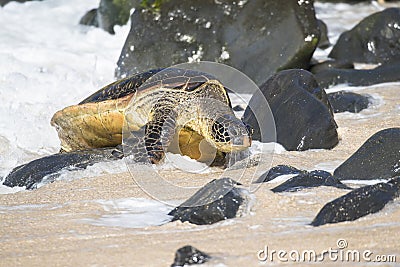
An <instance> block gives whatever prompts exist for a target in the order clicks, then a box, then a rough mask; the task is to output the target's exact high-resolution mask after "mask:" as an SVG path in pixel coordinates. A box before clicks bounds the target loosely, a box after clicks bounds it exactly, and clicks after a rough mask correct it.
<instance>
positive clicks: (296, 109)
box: [243, 70, 338, 151]
mask: <svg viewBox="0 0 400 267" xmlns="http://www.w3.org/2000/svg"><path fill="white" fill-rule="evenodd" d="M260 91H261V92H260ZM260 91H257V92H255V93H254V95H253V97H252V98H251V100H250V103H249V106H248V107H247V108H246V111H245V113H244V116H243V121H244V122H245V123H246V124H248V125H250V126H251V127H252V128H253V129H254V133H253V139H255V140H261V141H262V142H269V141H274V140H272V139H271V136H273V134H271V133H270V131H271V129H270V128H271V122H270V120H271V118H270V117H268V116H269V113H268V112H267V111H268V110H267V109H266V107H265V100H266V101H268V104H269V107H270V109H271V111H272V115H273V119H274V120H275V127H276V139H277V142H278V143H280V144H282V145H283V146H284V147H285V149H286V150H298V151H302V150H307V149H311V148H324V149H330V148H333V147H334V146H336V144H337V143H338V135H337V131H336V129H337V125H336V122H335V120H334V117H333V111H332V109H331V106H330V104H329V101H328V97H327V95H326V93H325V91H324V90H323V89H321V88H320V87H319V86H318V84H317V82H316V80H315V79H314V76H313V75H312V74H311V73H310V72H308V71H305V70H286V71H281V72H279V73H277V74H275V75H274V76H272V77H271V78H270V79H269V80H268V81H267V82H266V83H264V84H263V85H261V86H260ZM260 125H261V126H260Z"/></svg>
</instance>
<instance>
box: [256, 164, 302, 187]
mask: <svg viewBox="0 0 400 267" xmlns="http://www.w3.org/2000/svg"><path fill="white" fill-rule="evenodd" d="M300 173H307V171H302V170H299V169H296V168H295V167H292V166H289V165H277V166H275V167H272V168H271V169H269V170H268V171H267V172H265V173H263V174H262V175H261V176H260V177H259V178H258V179H257V181H256V183H266V182H269V181H272V180H273V179H275V178H276V177H278V176H281V175H288V174H300Z"/></svg>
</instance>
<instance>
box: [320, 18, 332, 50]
mask: <svg viewBox="0 0 400 267" xmlns="http://www.w3.org/2000/svg"><path fill="white" fill-rule="evenodd" d="M317 23H318V28H319V32H320V37H319V42H318V48H321V49H326V48H328V47H329V46H330V45H331V42H330V41H329V38H328V26H326V23H325V22H323V21H322V20H320V19H318V20H317Z"/></svg>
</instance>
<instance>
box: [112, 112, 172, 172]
mask: <svg viewBox="0 0 400 267" xmlns="http://www.w3.org/2000/svg"><path fill="white" fill-rule="evenodd" d="M153 114H154V115H153V116H152V119H151V120H149V121H148V122H147V124H146V125H144V126H143V127H141V128H140V129H139V130H138V131H130V132H129V136H126V135H124V140H123V144H122V149H121V146H118V147H117V148H116V150H115V153H116V154H118V153H121V151H122V150H123V154H124V156H130V158H131V159H132V160H133V161H135V162H145V163H146V162H149V161H150V162H151V163H153V164H156V163H159V162H160V161H161V160H162V159H163V158H164V155H165V151H167V149H168V147H169V145H170V143H171V141H172V139H173V136H174V135H175V131H176V129H175V128H176V116H177V113H176V112H174V111H173V110H171V109H162V110H156V111H154V112H153Z"/></svg>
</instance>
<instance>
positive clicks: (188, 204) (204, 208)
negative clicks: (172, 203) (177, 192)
mask: <svg viewBox="0 0 400 267" xmlns="http://www.w3.org/2000/svg"><path fill="white" fill-rule="evenodd" d="M235 185H237V183H236V182H235V181H233V180H232V179H230V178H221V179H218V180H213V181H211V182H209V183H208V184H206V185H205V186H204V187H202V188H201V189H200V190H199V191H197V192H196V193H195V194H194V195H193V196H191V197H190V198H189V199H188V200H186V201H185V202H184V203H182V204H181V205H179V206H178V207H176V208H174V209H173V210H172V211H171V212H170V213H169V214H168V215H171V216H173V219H172V221H176V220H180V221H181V222H190V223H193V224H198V225H204V224H213V223H216V222H219V221H222V220H226V219H231V218H235V217H237V216H240V215H241V212H242V211H243V209H245V208H246V206H247V204H248V194H249V193H248V192H247V191H246V190H245V189H241V188H237V187H236V186H235Z"/></svg>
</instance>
